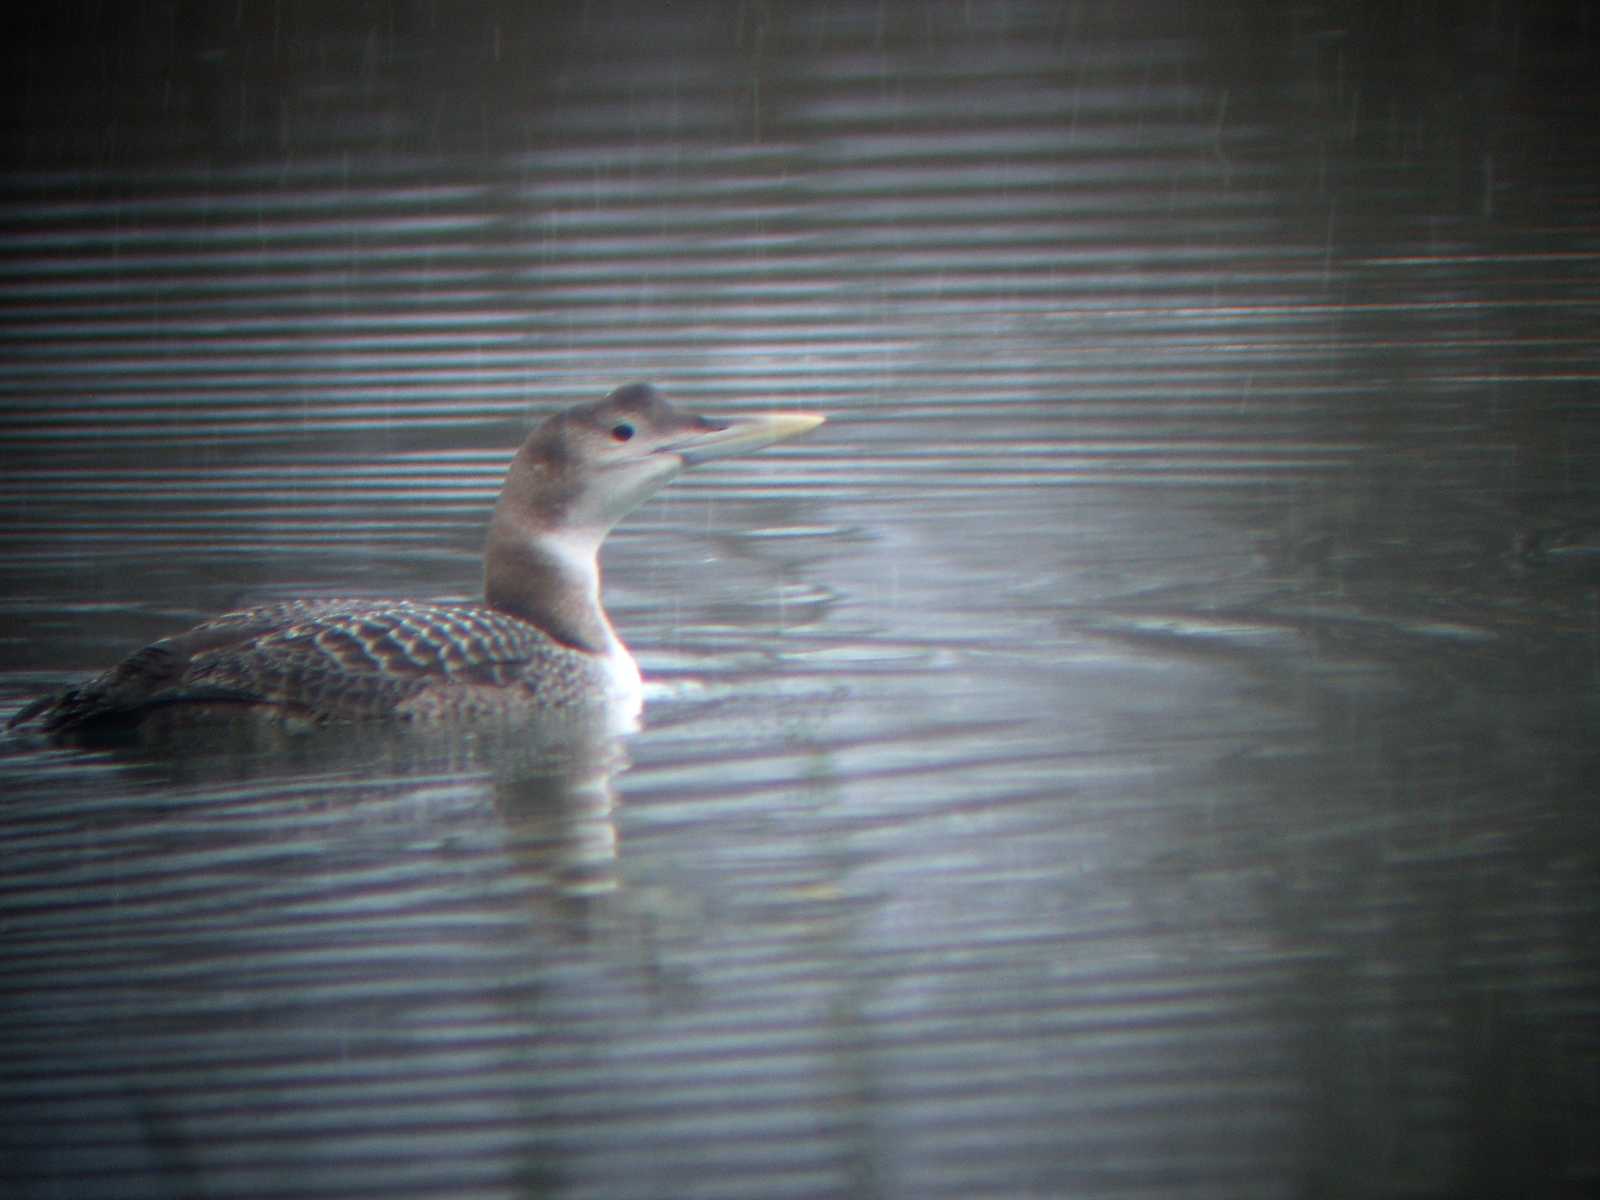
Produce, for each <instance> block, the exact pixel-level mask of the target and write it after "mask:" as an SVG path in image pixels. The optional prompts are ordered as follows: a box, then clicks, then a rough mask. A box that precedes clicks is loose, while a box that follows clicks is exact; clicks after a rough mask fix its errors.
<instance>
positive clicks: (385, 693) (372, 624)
mask: <svg viewBox="0 0 1600 1200" xmlns="http://www.w3.org/2000/svg"><path fill="white" fill-rule="evenodd" d="M612 685H613V671H612V670H611V669H610V668H609V665H608V664H607V663H605V662H604V661H600V660H597V659H596V658H595V656H594V655H591V654H586V653H583V652H581V651H578V650H575V649H573V648H571V647H568V646H563V645H561V644H560V643H558V642H556V641H555V640H554V639H552V638H551V637H550V636H549V635H548V634H546V633H544V632H543V631H542V630H540V629H539V628H538V627H536V626H534V625H532V624H530V623H528V622H526V621H522V620H519V619H518V618H516V617H513V616H510V615H509V614H506V613H502V612H498V611H496V610H494V609H490V608H485V607H482V606H477V605H461V606H455V605H434V604H418V603H413V602H410V601H383V600H347V599H330V600H296V601H290V602H287V603H283V604H274V605H268V606H265V607H262V608H252V609H246V610H243V611H240V612H232V613H227V614H225V615H223V616H220V617H217V618H216V619H215V620H211V621H207V622H206V623H204V624H203V625H197V626H195V627H194V628H193V629H190V630H188V631H186V632H184V633H180V634H177V635H175V636H173V637H169V638H163V639H162V640H160V641H158V642H153V643H151V644H150V645H148V646H146V647H144V648H143V649H142V650H139V651H137V652H135V653H134V654H131V655H129V656H128V657H127V658H125V659H123V660H122V661H121V662H120V663H118V664H117V665H116V666H114V667H112V668H111V669H110V670H108V671H105V672H103V673H102V674H100V675H98V676H96V677H95V678H93V679H90V680H88V681H87V682H85V683H83V684H81V685H79V686H78V687H75V688H72V689H70V690H68V691H67V692H65V693H63V694H61V695H60V696H56V697H48V698H46V699H44V700H41V701H39V702H37V703H35V704H33V705H31V706H30V707H28V708H26V709H24V710H22V712H20V713H18V714H17V716H16V717H14V718H13V719H12V725H13V726H25V727H33V728H37V729H39V730H41V731H43V732H51V733H57V732H70V731H72V730H75V729H81V728H85V727H89V726H109V725H115V724H128V723H137V722H138V721H139V720H140V719H142V718H143V717H144V716H145V715H147V714H148V713H149V712H151V711H152V710H154V709H158V708H170V707H174V706H182V707H183V708H184V709H185V710H187V711H190V712H192V713H194V714H196V715H199V714H201V713H206V714H208V715H209V714H213V713H219V712H220V713H229V714H243V713H247V712H248V713H265V714H267V715H273V716H282V717H286V718H292V719H299V720H315V721H321V720H364V719H369V718H374V717H401V718H413V719H423V720H426V719H437V718H447V717H461V716H477V715H497V714H515V713H518V712H522V711H532V710H549V709H569V708H574V707H579V706H583V705H586V704H593V703H595V702H596V700H597V699H605V698H607V697H608V692H609V690H611V689H612Z"/></svg>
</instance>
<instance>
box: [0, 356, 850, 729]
mask: <svg viewBox="0 0 1600 1200" xmlns="http://www.w3.org/2000/svg"><path fill="white" fill-rule="evenodd" d="M822 422H823V418H822V417H820V416H817V415H815V414H812V413H796V412H786V413H769V414H766V415H762V416H742V417H723V418H710V417H703V416H695V415H691V414H688V413H684V412H682V411H680V410H679V409H677V408H675V407H673V405H671V404H670V403H669V402H668V401H667V400H666V399H665V398H664V397H663V396H662V395H661V394H660V393H659V392H658V391H657V390H656V389H655V388H654V387H653V386H651V385H650V384H647V383H633V384H628V385H627V386H625V387H621V388H618V389H617V390H616V391H614V392H612V393H611V394H610V395H608V396H606V397H605V398H604V399H601V400H596V401H592V402H589V403H585V404H579V405H577V406H576V407H573V408H569V409H567V410H566V411H564V412H559V413H556V414H555V415H554V416H551V417H549V418H547V419H546V420H545V421H544V422H543V423H542V424H540V425H539V426H538V427H537V428H535V429H534V431H533V432H532V433H531V434H530V435H529V436H528V439H527V441H525V442H524V443H523V445H522V448H521V449H520V450H519V451H518V452H517V455H516V458H515V459H513V461H512V463H511V467H510V470H509V471H508V472H507V474H506V480H505V484H504V486H503V487H502V489H501V492H500V498H499V500H498V501H497V502H496V503H495V507H494V515H493V517H492V519H491V521H490V524H489V536H488V543H487V546H486V548H485V552H484V602H483V603H482V604H465V605H445V604H422V603H415V602H412V601H406V600H399V601H386V600H348V599H316V600H292V601H288V602H285V603H279V604H273V605H268V606H266V607H261V608H251V609H246V610H243V611H239V612H231V613H226V614H224V615H223V616H220V617H217V618H215V619H213V620H210V621H207V622H205V623H204V624H202V625H197V626H195V627H194V628H193V629H190V630H188V631H187V632H185V633H179V634H175V635H174V636H172V637H167V638H163V639H161V640H160V641H158V642H153V643H152V644H150V645H148V646H146V647H144V648H143V649H142V650H139V651H136V652H135V653H134V654H132V655H130V656H129V657H127V658H125V659H123V660H122V661H121V662H120V663H118V664H117V665H116V666H114V667H112V668H111V669H110V670H108V671H106V672H104V673H103V674H101V675H98V676H96V677H94V678H93V679H90V680H88V681H87V682H85V683H83V684H80V685H79V686H77V687H74V688H70V689H68V690H67V691H66V692H64V693H62V694H61V695H59V696H54V697H48V696H47V697H44V698H43V699H40V700H37V701H35V702H34V703H32V704H30V705H28V706H27V707H26V708H24V709H23V710H22V711H20V712H19V713H17V714H16V715H15V716H14V717H13V718H12V719H11V721H10V723H9V725H10V727H11V728H22V729H33V730H37V731H39V732H42V733H47V734H70V733H73V732H76V731H83V732H89V731H92V730H100V729H108V728H118V727H131V728H136V727H137V726H138V724H139V722H140V721H142V720H143V719H144V718H146V717H148V716H150V715H151V714H152V713H154V712H156V711H157V710H168V711H169V712H170V711H171V710H174V709H178V710H181V711H182V712H183V713H184V714H185V715H189V716H202V715H216V714H239V713H250V714H251V715H258V714H259V715H267V716H277V717H280V718H284V719H289V720H294V721H309V722H314V723H322V722H329V721H362V720H373V719H391V720H392V719H402V720H407V719H409V720H448V719H451V718H458V717H473V716H491V715H500V716H515V715H519V714H527V715H532V714H534V713H539V712H544V711H547V710H552V709H557V710H574V709H584V708H592V707H600V708H603V709H604V710H605V711H607V712H608V713H610V714H612V716H613V717H614V718H615V719H616V720H617V721H618V722H619V723H620V724H621V725H622V726H624V727H631V726H632V725H633V724H634V723H635V722H636V721H637V718H638V716H639V713H640V711H641V709H642V706H643V686H642V682H641V679H640V676H639V667H638V664H637V663H635V662H634V659H633V656H632V655H631V654H630V653H629V652H628V649H627V647H626V646H624V645H623V644H622V639H621V638H619V637H618V636H617V632H616V630H615V629H614V628H612V625H611V621H610V620H609V618H607V616H606V613H605V609H604V608H603V607H602V606H601V603H600V566H599V562H598V554H599V550H600V543H601V542H603V541H604V540H605V537H606V534H608V533H609V532H610V531H611V529H612V527H613V526H615V525H616V524H617V522H618V521H620V520H621V519H622V518H623V517H624V516H626V515H627V514H628V513H629V512H631V511H632V510H633V509H635V508H637V507H638V506H639V505H640V504H641V503H643V502H644V501H645V500H646V499H648V498H649V497H650V496H652V495H654V494H655V493H656V492H657V491H659V490H660V489H661V488H662V487H664V486H665V485H666V484H667V483H668V482H669V481H670V480H672V479H673V478H674V477H675V476H676V475H678V473H679V472H680V471H682V470H683V469H684V468H685V467H691V466H694V465H696V464H698V463H702V462H706V461H708V460H710V459H715V458H723V457H727V456H730V455H734V454H743V453H746V452H748V451H751V450H756V449H759V448H761V447H762V446H767V445H771V444H772V443H773V442H777V441H780V440H782V439H784V438H789V437H794V436H796V435H798V434H801V433H805V432H806V431H807V430H810V429H815V428H816V427H817V426H818V425H820V424H822Z"/></svg>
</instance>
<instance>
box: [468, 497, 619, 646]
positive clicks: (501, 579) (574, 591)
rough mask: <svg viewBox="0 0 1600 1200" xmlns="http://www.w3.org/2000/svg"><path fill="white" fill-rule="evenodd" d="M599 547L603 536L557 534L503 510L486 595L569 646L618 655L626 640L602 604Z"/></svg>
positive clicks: (492, 532)
mask: <svg viewBox="0 0 1600 1200" xmlns="http://www.w3.org/2000/svg"><path fill="white" fill-rule="evenodd" d="M599 550H600V543H599V539H591V538H586V537H582V536H579V535H573V534H552V533H549V532H547V531H544V530H540V529H538V528H536V527H533V526H531V525H530V524H528V523H526V522H522V521H518V520H514V519H511V518H509V517H507V516H506V514H504V513H500V512H497V513H496V514H495V520H494V522H493V523H492V524H491V525H490V528H489V545H488V551H487V553H486V554H485V556H484V600H485V602H486V603H487V604H488V605H489V607H490V608H493V609H497V610H499V611H500V612H503V613H508V614H510V615H511V616H513V617H516V618H518V619H519V620H523V621H527V622H528V623H529V624H530V625H536V626H538V627H539V628H540V629H542V630H544V631H545V632H546V633H548V634H549V635H550V636H551V637H552V638H554V639H555V640H556V641H558V642H561V643H562V644H564V645H567V646H571V647H573V648H574V649H577V650H582V651H584V652H586V653H589V654H599V655H611V654H614V653H616V652H617V651H619V650H621V649H622V643H621V641H620V640H619V639H618V637H617V635H616V631H615V630H613V629H612V627H611V622H610V620H608V619H607V617H606V613H605V609H604V608H602V607H601V604H600V563H599Z"/></svg>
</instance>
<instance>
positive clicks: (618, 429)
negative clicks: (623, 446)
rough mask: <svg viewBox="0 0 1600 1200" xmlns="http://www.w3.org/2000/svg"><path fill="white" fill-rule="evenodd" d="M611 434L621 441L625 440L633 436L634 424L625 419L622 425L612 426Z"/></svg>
mask: <svg viewBox="0 0 1600 1200" xmlns="http://www.w3.org/2000/svg"><path fill="white" fill-rule="evenodd" d="M611 436H612V437H613V438H615V439H616V440H617V441H619V442H625V441H627V440H628V439H629V438H631V437H632V436H633V426H632V425H629V424H628V423H627V422H626V421H624V422H623V423H622V424H621V425H613V426H612V427H611Z"/></svg>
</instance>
